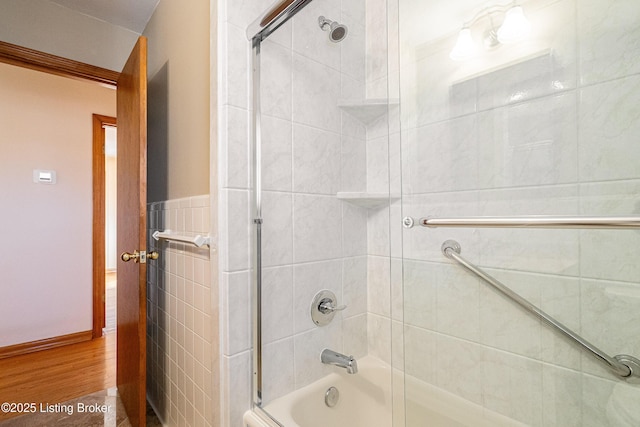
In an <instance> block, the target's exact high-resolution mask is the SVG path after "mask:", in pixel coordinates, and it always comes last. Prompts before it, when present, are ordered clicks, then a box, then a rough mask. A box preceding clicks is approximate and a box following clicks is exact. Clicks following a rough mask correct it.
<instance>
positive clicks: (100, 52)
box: [0, 0, 139, 71]
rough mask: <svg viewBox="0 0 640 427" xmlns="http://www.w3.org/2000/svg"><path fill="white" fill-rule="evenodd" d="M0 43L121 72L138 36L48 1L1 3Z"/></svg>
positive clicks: (8, 1) (5, 1)
mask: <svg viewBox="0 0 640 427" xmlns="http://www.w3.org/2000/svg"><path fill="white" fill-rule="evenodd" d="M1 11H2V12H1V13H0V40H2V41H4V42H7V43H12V44H15V45H19V46H23V47H27V48H30V49H35V50H39V51H42V52H46V53H50V54H52V55H57V56H61V57H63V58H68V59H73V60H75V61H79V62H84V63H87V64H91V65H95V66H97V67H102V68H106V69H109V70H114V71H120V70H122V67H123V66H124V63H125V62H126V60H127V58H128V57H129V53H131V49H133V46H134V45H135V43H136V41H137V39H138V36H139V34H137V33H135V32H133V31H131V30H128V29H126V28H123V27H119V26H116V25H113V24H109V23H107V22H105V21H101V20H99V19H96V18H93V17H90V16H88V15H84V14H82V13H78V12H74V11H72V10H70V9H67V8H65V7H62V6H60V5H57V4H55V3H52V2H49V1H47V0H3V1H2V6H1Z"/></svg>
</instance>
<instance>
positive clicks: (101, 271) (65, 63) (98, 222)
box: [0, 41, 120, 339]
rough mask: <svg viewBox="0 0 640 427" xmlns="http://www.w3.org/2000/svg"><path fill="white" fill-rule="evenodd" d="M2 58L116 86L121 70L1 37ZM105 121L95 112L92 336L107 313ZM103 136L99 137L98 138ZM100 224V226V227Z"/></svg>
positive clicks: (107, 119) (96, 335) (99, 333)
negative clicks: (45, 51)
mask: <svg viewBox="0 0 640 427" xmlns="http://www.w3.org/2000/svg"><path fill="white" fill-rule="evenodd" d="M0 62H2V63H5V64H10V65H15V66H18V67H23V68H28V69H31V70H35V71H41V72H44V73H48V74H54V75H57V76H62V77H68V78H72V79H77V80H84V81H89V82H93V83H99V84H102V85H106V86H109V87H113V88H116V87H117V82H118V78H119V77H120V73H119V72H117V71H112V70H107V69H106V68H100V67H96V66H93V65H89V64H85V63H82V62H78V61H74V60H71V59H66V58H62V57H60V56H55V55H51V54H48V53H44V52H39V51H37V50H33V49H29V48H26V47H22V46H18V45H14V44H11V43H6V42H2V41H0ZM103 124H109V125H115V124H116V123H115V118H113V117H107V116H100V115H96V114H94V115H93V156H92V157H93V159H92V164H93V171H92V175H93V224H94V226H93V243H92V249H93V326H92V331H91V332H92V333H91V338H92V339H94V338H100V337H101V336H102V328H104V323H105V319H104V315H105V307H104V300H105V262H106V258H105V236H104V234H105V227H104V223H105V205H104V204H105V202H104V197H105V191H104V188H105V172H104V170H105V165H104V162H105V156H104V149H103V142H104V129H103V128H102V126H103ZM98 139H99V141H98ZM99 228H100V230H99Z"/></svg>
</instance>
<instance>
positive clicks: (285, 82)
mask: <svg viewBox="0 0 640 427" xmlns="http://www.w3.org/2000/svg"><path fill="white" fill-rule="evenodd" d="M221 3H222V4H221V7H220V12H221V13H220V16H219V19H220V22H219V24H220V25H219V28H220V32H221V37H220V40H221V44H220V46H219V47H220V56H219V59H220V67H221V70H220V78H221V87H224V89H223V90H222V93H221V96H220V100H219V103H220V111H221V115H220V119H221V121H222V122H223V123H224V126H221V132H220V135H219V137H220V153H221V159H222V161H223V162H226V163H227V164H226V165H221V167H220V169H219V170H220V174H221V176H220V182H221V184H222V186H223V188H222V189H221V191H220V196H221V197H220V199H221V201H220V206H219V210H220V215H219V218H220V226H219V228H220V230H221V231H220V234H221V235H220V260H221V266H222V268H221V284H222V290H221V298H222V304H221V305H222V307H221V317H222V319H223V325H222V328H221V334H222V335H223V336H224V337H226V338H224V339H222V341H221V342H222V343H223V353H224V354H223V368H222V369H223V378H222V380H223V389H224V393H225V394H226V396H225V397H224V399H223V401H224V402H223V403H224V404H223V406H224V410H223V412H224V413H223V425H225V426H237V425H240V423H241V421H240V417H241V414H242V412H243V411H244V410H246V409H249V408H250V396H251V388H250V387H251V382H250V380H251V377H250V372H251V368H250V362H251V360H250V352H248V351H247V350H248V349H249V347H250V344H251V343H250V341H249V335H248V331H249V327H250V319H249V318H248V315H249V313H248V311H247V310H249V307H250V294H249V288H248V285H247V284H248V281H249V271H248V268H249V253H250V250H249V247H250V246H249V243H250V242H249V238H250V234H249V233H250V230H251V221H250V196H251V193H250V191H248V189H249V186H250V182H249V179H248V177H249V161H248V133H247V131H246V123H248V122H247V120H248V118H249V114H250V111H249V108H250V102H249V99H248V94H249V93H250V90H249V88H248V85H249V81H250V76H249V74H248V71H249V63H250V61H249V59H248V58H250V43H249V42H248V41H247V39H246V37H245V36H244V34H242V33H243V29H244V28H246V26H247V25H248V24H249V23H250V22H251V21H253V20H254V19H255V18H257V17H258V16H259V15H260V13H262V12H263V11H264V10H265V9H266V8H268V7H269V6H270V5H271V3H272V2H271V1H268V0H249V1H241V2H230V1H223V2H221ZM365 3H366V2H365V1H364V0H358V1H345V0H323V1H321V2H320V1H318V2H313V3H310V4H309V5H308V6H307V7H305V9H304V10H303V11H301V12H300V13H299V14H298V15H296V17H295V18H294V19H293V20H292V21H290V22H289V23H287V24H285V25H284V26H283V27H281V28H280V29H278V31H277V32H276V33H274V34H273V35H272V36H270V37H269V39H268V40H267V41H266V42H265V43H263V45H262V55H261V58H262V62H261V72H262V76H261V83H262V84H261V99H262V122H261V129H262V132H261V135H262V142H263V171H264V172H263V176H262V178H263V189H264V192H263V218H264V223H263V241H264V244H265V249H264V251H263V256H264V258H263V265H264V267H265V268H264V270H263V276H262V279H263V298H264V303H263V313H264V317H263V321H264V325H265V326H264V329H263V331H264V336H263V339H264V343H265V346H264V352H263V354H264V359H263V362H264V367H265V370H264V384H265V388H264V390H263V392H264V396H263V398H264V401H265V402H269V401H271V400H273V399H275V398H277V397H279V396H282V395H284V394H286V393H288V392H290V391H292V390H294V389H296V388H299V387H301V386H303V385H306V384H308V383H310V382H312V381H314V380H316V379H317V378H319V377H320V376H322V375H325V374H326V373H328V372H331V371H332V370H333V369H335V368H333V367H329V366H325V365H322V364H321V363H319V362H318V359H319V357H318V356H319V354H320V352H321V350H322V349H323V348H325V347H329V348H332V349H334V350H336V351H341V352H345V353H349V354H353V355H355V356H357V357H361V356H364V355H366V354H367V353H368V347H369V342H370V341H371V337H368V336H367V330H368V328H369V325H368V315H367V301H368V299H367V289H368V283H367V279H368V274H369V273H368V270H369V267H368V265H369V260H368V257H367V255H368V253H369V243H368V241H369V238H368V237H369V234H368V227H367V219H368V216H369V213H368V212H367V210H366V209H364V208H361V207H356V206H352V205H348V204H346V203H345V202H342V201H339V200H337V199H336V197H335V196H336V193H337V192H339V191H365V190H366V189H367V186H368V183H367V175H368V174H371V173H372V172H373V171H372V167H373V166H375V167H376V168H377V167H378V165H381V166H384V165H386V163H387V158H386V144H385V141H384V140H379V141H378V146H379V149H378V151H379V152H380V153H381V154H379V155H377V156H373V150H370V149H369V148H368V147H367V139H368V134H367V132H368V130H367V128H366V127H365V126H364V125H363V124H362V123H360V122H359V121H358V120H356V119H355V118H353V117H351V116H349V115H347V114H346V113H344V112H342V111H341V110H340V109H339V108H338V101H339V100H340V99H351V100H358V99H360V100H361V99H363V98H364V96H365V93H366V86H367V76H366V74H365V71H366V70H365V67H366V66H367V65H366V64H365V62H366V59H365V58H366V56H365V53H366V49H367V37H368V35H367V34H366V31H369V29H368V28H367V26H366V9H365V6H366V5H365ZM378 3H379V4H378V5H377V7H378V8H379V9H380V10H382V9H383V7H382V6H383V3H384V2H378ZM320 15H324V16H326V17H327V18H329V19H332V20H337V21H339V22H342V23H344V24H346V25H347V26H348V27H349V35H348V37H347V38H346V39H345V40H344V41H343V42H342V43H340V44H334V43H331V42H329V40H328V37H327V33H326V32H323V31H321V30H320V28H319V27H318V22H317V20H318V16H320ZM378 20H380V18H378ZM385 37H386V36H385ZM378 56H379V59H378V60H379V61H382V59H383V56H382V52H379V53H378ZM384 58H385V59H384V60H385V61H386V53H385V55H384ZM384 73H385V74H386V69H385V70H384ZM381 77H383V76H382V75H379V76H377V78H378V80H381ZM243 123H245V124H243ZM243 126H245V129H241V127H243ZM379 128H380V130H379V131H378V135H377V136H378V137H381V136H384V135H385V134H386V133H387V131H386V129H385V128H381V127H380V126H379ZM368 152H369V154H368ZM368 156H369V157H368ZM368 162H369V163H368ZM371 162H374V163H371ZM385 180H388V173H386V172H384V173H382V176H381V177H380V178H379V182H380V183H381V184H380V185H379V187H382V186H384V182H385ZM386 218H388V215H387V216H386ZM387 224H388V219H387ZM377 227H378V228H379V229H384V225H383V224H382V221H379V222H378V225H377ZM378 236H379V237H377V240H378V246H382V245H383V244H384V243H382V239H383V238H384V236H385V234H384V233H379V234H378ZM386 236H388V233H387V234H386ZM387 238H388V237H387ZM380 252H383V250H380ZM384 255H386V256H388V251H386V253H384ZM379 263H383V262H382V260H381V261H380V262H379ZM387 270H388V269H387ZM387 274H388V272H387ZM387 287H388V285H387ZM321 289H331V290H333V291H334V292H335V293H336V295H337V297H338V302H339V303H344V304H347V305H348V308H347V310H346V311H344V312H342V313H339V314H337V315H336V318H335V320H334V322H333V323H332V324H331V325H329V326H327V327H324V328H318V327H316V326H315V325H313V323H312V322H311V320H310V314H309V308H310V302H311V298H312V297H313V296H314V295H315V293H316V292H318V291H319V290H321ZM387 316H388V311H387ZM383 320H384V321H386V322H387V323H389V321H388V320H386V319H383ZM389 333H390V332H389ZM383 350H384V351H388V346H384V345H383V346H382V347H381V352H382V351H383ZM291 361H293V364H292V363H291Z"/></svg>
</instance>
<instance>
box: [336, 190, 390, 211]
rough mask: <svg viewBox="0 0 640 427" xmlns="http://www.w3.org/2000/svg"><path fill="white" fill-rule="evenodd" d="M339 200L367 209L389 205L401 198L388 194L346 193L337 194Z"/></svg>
mask: <svg viewBox="0 0 640 427" xmlns="http://www.w3.org/2000/svg"><path fill="white" fill-rule="evenodd" d="M336 197H337V198H338V199H339V200H344V201H345V202H349V203H351V204H353V205H356V206H360V207H363V208H367V209H374V208H379V207H382V206H386V205H388V204H389V203H390V202H394V201H396V200H398V199H399V198H400V197H398V196H394V195H391V196H390V195H389V194H387V193H366V192H346V191H342V192H339V193H338V194H336Z"/></svg>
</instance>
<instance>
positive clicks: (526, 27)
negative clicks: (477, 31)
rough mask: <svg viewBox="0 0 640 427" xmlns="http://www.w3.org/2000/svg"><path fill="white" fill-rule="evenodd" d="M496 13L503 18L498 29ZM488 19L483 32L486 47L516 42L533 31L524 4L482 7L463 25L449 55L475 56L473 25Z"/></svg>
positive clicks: (465, 57) (459, 56)
mask: <svg viewBox="0 0 640 427" xmlns="http://www.w3.org/2000/svg"><path fill="white" fill-rule="evenodd" d="M496 15H499V16H500V17H502V16H504V18H502V25H500V28H498V29H496V26H495V22H494V19H495V18H496ZM483 18H486V19H487V20H488V28H486V29H485V30H484V31H483V32H482V34H483V40H482V43H483V45H484V47H485V49H487V50H488V49H493V48H496V47H498V46H499V45H500V44H503V43H515V42H517V41H519V40H522V39H523V38H525V37H526V36H527V35H528V34H529V32H530V31H531V24H530V23H529V21H528V20H527V18H526V17H525V16H524V11H523V10H522V6H518V5H517V4H516V2H514V3H513V4H512V5H511V6H490V7H487V8H484V9H482V10H481V11H480V12H478V13H477V14H476V16H474V17H473V19H471V20H470V21H468V22H465V24H464V25H463V26H462V30H460V33H459V34H458V39H457V41H456V45H455V46H454V47H453V50H452V51H451V53H450V54H449V57H450V58H451V59H453V60H454V61H462V60H465V59H469V58H472V57H474V56H475V55H476V54H477V52H478V48H477V44H476V42H475V41H474V40H473V37H472V36H471V26H473V25H474V24H476V23H477V22H478V21H480V20H481V19H483Z"/></svg>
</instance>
